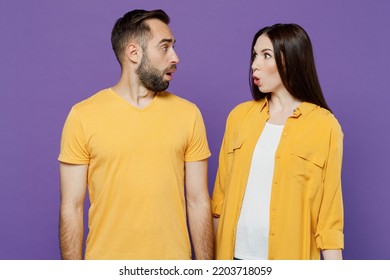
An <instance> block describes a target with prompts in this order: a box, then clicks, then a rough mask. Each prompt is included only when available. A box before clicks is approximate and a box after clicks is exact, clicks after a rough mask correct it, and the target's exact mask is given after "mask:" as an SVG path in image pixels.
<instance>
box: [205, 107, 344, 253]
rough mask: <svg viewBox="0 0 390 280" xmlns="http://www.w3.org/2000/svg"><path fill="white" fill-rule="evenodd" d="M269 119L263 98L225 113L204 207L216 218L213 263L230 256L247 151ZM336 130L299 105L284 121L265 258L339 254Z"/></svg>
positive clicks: (329, 118) (328, 119)
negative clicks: (215, 166)
mask: <svg viewBox="0 0 390 280" xmlns="http://www.w3.org/2000/svg"><path fill="white" fill-rule="evenodd" d="M268 118H269V114H268V102H267V100H260V101H257V102H256V101H250V102H245V103H243V104H240V105H238V106H237V107H236V108H235V109H234V110H233V111H232V112H231V113H230V115H229V117H228V120H227V124H226V131H225V136H224V140H223V143H222V147H221V152H220V157H219V167H218V173H217V178H216V182H215V186H214V193H213V198H212V210H213V215H214V216H215V217H220V219H219V224H218V231H217V238H216V257H217V259H232V258H233V253H234V244H235V238H236V229H237V222H238V219H239V215H240V210H241V204H242V201H243V198H244V194H245V187H246V185H247V180H248V175H249V170H250V165H251V160H252V154H253V150H254V148H255V146H256V143H257V140H258V138H259V136H260V134H261V132H262V130H263V128H264V126H265V123H266V121H267V120H268ZM342 142H343V132H342V130H341V127H340V125H339V123H338V122H337V120H336V119H335V117H334V116H333V115H332V114H331V113H330V112H329V111H327V110H325V109H323V108H320V107H319V106H316V105H314V104H311V103H307V102H303V103H302V104H301V105H300V106H299V107H298V108H297V109H296V111H295V112H294V115H293V116H291V117H290V118H289V119H288V120H287V122H286V123H285V126H284V129H283V132H282V136H281V139H280V142H279V145H278V148H277V150H276V153H275V164H274V173H273V179H272V190H271V200H270V210H269V211H270V216H269V223H270V224H269V238H268V258H269V259H319V258H320V250H325V249H342V248H343V247H344V234H343V220H344V218H343V202H342V192H341V165H342V150H343V143H342Z"/></svg>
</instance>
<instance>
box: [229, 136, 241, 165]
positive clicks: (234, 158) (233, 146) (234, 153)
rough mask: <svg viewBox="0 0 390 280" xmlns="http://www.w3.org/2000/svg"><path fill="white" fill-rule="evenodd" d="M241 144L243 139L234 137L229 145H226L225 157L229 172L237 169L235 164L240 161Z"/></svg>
mask: <svg viewBox="0 0 390 280" xmlns="http://www.w3.org/2000/svg"><path fill="white" fill-rule="evenodd" d="M243 144H244V140H242V139H235V140H234V142H232V143H230V145H229V146H228V150H227V158H228V166H229V171H230V172H234V171H237V167H238V166H237V164H239V162H240V157H241V153H242V151H241V150H242V146H243Z"/></svg>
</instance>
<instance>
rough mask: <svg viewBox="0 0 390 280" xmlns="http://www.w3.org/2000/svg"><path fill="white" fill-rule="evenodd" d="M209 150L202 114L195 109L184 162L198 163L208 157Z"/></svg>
mask: <svg viewBox="0 0 390 280" xmlns="http://www.w3.org/2000/svg"><path fill="white" fill-rule="evenodd" d="M210 155H211V153H210V149H209V145H208V142H207V136H206V128H205V125H204V122H203V118H202V114H201V113H200V111H199V109H198V108H196V113H195V119H194V122H193V128H192V135H191V137H190V139H189V142H188V145H187V149H186V152H185V157H184V160H185V161H186V162H192V161H199V160H203V159H206V158H208V157H210Z"/></svg>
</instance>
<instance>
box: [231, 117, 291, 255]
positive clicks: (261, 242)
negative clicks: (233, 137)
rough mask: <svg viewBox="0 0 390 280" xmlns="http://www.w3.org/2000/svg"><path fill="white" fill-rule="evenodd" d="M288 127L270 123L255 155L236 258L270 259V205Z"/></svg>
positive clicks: (240, 226)
mask: <svg viewBox="0 0 390 280" xmlns="http://www.w3.org/2000/svg"><path fill="white" fill-rule="evenodd" d="M283 128H284V126H282V125H273V124H269V123H266V125H265V127H264V130H263V133H262V134H261V135H260V137H259V140H258V141H257V144H256V147H255V150H254V152H253V156H252V163H251V168H250V171H249V177H248V182H247V185H246V190H245V196H244V201H243V204H242V208H241V213H240V217H239V220H238V226H237V234H236V244H235V252H234V257H236V258H238V259H243V260H266V259H268V233H269V206H270V198H271V188H272V177H273V174H274V162H275V152H276V149H277V147H278V145H279V141H280V137H281V134H282V132H283Z"/></svg>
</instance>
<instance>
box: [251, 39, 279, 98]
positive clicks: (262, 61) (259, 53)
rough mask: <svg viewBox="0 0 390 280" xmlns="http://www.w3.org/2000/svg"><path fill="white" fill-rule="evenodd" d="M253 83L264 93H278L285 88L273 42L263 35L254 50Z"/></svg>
mask: <svg viewBox="0 0 390 280" xmlns="http://www.w3.org/2000/svg"><path fill="white" fill-rule="evenodd" d="M253 53H254V59H253V62H252V74H253V83H254V84H255V85H256V86H257V87H258V88H259V90H260V91H261V92H263V93H276V92H278V91H280V90H284V89H285V87H284V85H283V83H282V80H281V78H280V75H279V72H278V69H277V66H276V61H275V55H274V48H273V46H272V42H271V40H270V39H269V38H268V37H267V36H266V35H264V34H263V35H261V36H260V37H259V38H258V39H257V41H256V44H255V46H254V48H253Z"/></svg>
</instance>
